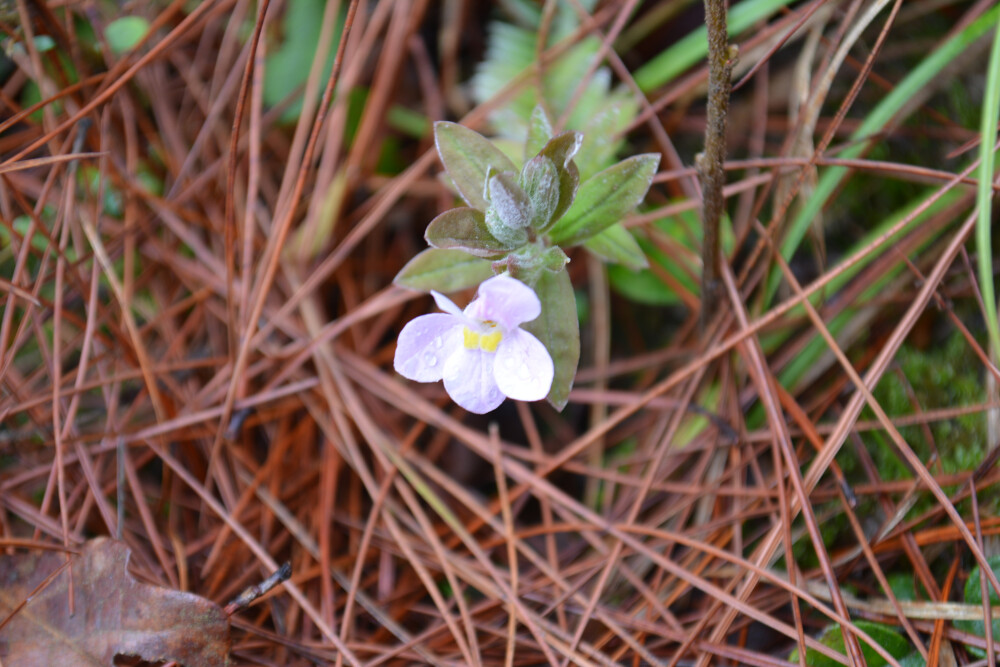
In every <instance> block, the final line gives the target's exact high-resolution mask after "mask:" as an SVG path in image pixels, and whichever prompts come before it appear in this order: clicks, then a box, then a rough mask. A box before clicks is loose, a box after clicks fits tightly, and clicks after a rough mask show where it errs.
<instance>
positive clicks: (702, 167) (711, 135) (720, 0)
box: [696, 0, 736, 331]
mask: <svg viewBox="0 0 1000 667" xmlns="http://www.w3.org/2000/svg"><path fill="white" fill-rule="evenodd" d="M705 24H706V27H707V29H708V109H707V117H706V123H705V152H704V153H702V154H701V155H699V156H698V158H697V159H696V165H697V167H698V175H699V178H700V180H701V190H702V225H703V226H704V235H703V241H702V274H701V328H702V330H703V331H704V330H705V328H706V327H707V325H708V321H709V318H710V317H711V314H712V313H714V312H716V311H717V308H718V304H719V302H720V294H721V283H720V282H719V224H720V220H721V219H722V213H723V211H724V210H725V199H724V197H723V195H722V186H723V185H724V184H725V172H724V171H723V166H722V165H723V162H724V161H725V158H726V114H727V112H728V110H729V91H730V89H731V87H732V82H731V77H732V73H733V65H734V64H735V63H736V47H731V48H730V47H729V46H728V45H727V43H726V41H727V37H726V0H705Z"/></svg>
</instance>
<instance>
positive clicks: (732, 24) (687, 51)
mask: <svg viewBox="0 0 1000 667" xmlns="http://www.w3.org/2000/svg"><path fill="white" fill-rule="evenodd" d="M790 3H791V0H745V1H744V2H741V3H740V4H738V5H734V6H732V7H730V8H729V15H728V17H727V23H728V25H729V35H730V36H733V35H738V34H739V33H741V32H743V31H744V30H746V29H747V28H749V27H750V26H752V25H753V24H754V23H756V22H757V21H760V20H761V19H766V18H768V17H769V16H771V14H773V13H775V12H776V11H778V10H779V9H781V8H782V7H784V6H785V5H788V4H790ZM706 53H708V37H707V35H706V31H705V26H702V27H700V28H698V29H697V30H695V31H694V32H692V33H690V34H689V35H687V36H686V37H684V38H683V39H681V40H680V41H679V42H677V43H676V44H674V45H673V46H671V47H669V48H667V49H666V50H664V51H662V52H661V53H660V55H658V56H656V57H655V58H653V59H652V60H650V61H649V62H648V63H646V64H645V65H643V66H642V67H640V68H639V69H637V70H636V71H635V73H634V76H635V82H636V83H637V84H638V85H639V88H641V89H642V91H643V92H649V91H651V90H655V89H656V88H659V87H660V86H662V85H663V84H665V83H667V82H668V81H670V80H671V79H673V78H674V77H676V76H677V75H678V74H680V73H681V72H683V71H684V70H686V69H687V68H689V67H691V66H692V65H694V64H695V63H696V62H698V61H699V60H701V59H702V58H704V57H705V54H706Z"/></svg>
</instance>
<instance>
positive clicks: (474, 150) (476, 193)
mask: <svg viewBox="0 0 1000 667" xmlns="http://www.w3.org/2000/svg"><path fill="white" fill-rule="evenodd" d="M434 145H435V146H437V151H438V155H440V156H441V162H442V163H444V168H445V169H446V170H447V171H448V175H449V176H451V180H452V182H454V183H455V187H456V188H458V192H459V194H461V195H462V198H463V199H464V200H465V201H466V203H467V204H468V205H469V206H471V207H472V208H478V209H480V210H482V211H485V210H486V207H487V206H488V205H489V202H487V201H486V196H485V186H486V179H487V178H488V177H489V176H490V175H491V174H494V173H497V172H504V171H509V172H516V171H517V169H516V168H515V167H514V163H513V162H511V161H510V158H508V157H507V156H506V155H504V154H503V153H502V152H501V151H500V149H499V148H497V147H496V146H494V145H493V144H492V143H490V141H489V140H488V139H487V138H486V137H484V136H483V135H481V134H479V133H478V132H475V131H473V130H470V129H469V128H467V127H463V126H462V125H458V124H457V123H449V122H447V121H443V120H442V121H438V122H437V123H434Z"/></svg>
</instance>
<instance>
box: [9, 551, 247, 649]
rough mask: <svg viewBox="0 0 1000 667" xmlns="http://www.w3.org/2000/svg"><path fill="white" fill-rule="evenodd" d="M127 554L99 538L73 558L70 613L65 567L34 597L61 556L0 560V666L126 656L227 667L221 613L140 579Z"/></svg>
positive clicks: (225, 627)
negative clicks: (223, 666)
mask: <svg viewBox="0 0 1000 667" xmlns="http://www.w3.org/2000/svg"><path fill="white" fill-rule="evenodd" d="M130 555H131V552H130V550H129V549H128V547H127V546H126V545H125V544H124V543H123V542H118V541H115V540H109V539H104V538H101V539H96V540H92V541H90V542H88V543H87V545H86V546H85V547H84V549H83V551H82V552H81V553H80V554H79V555H76V556H71V559H72V571H73V593H74V613H72V614H71V613H70V604H69V590H68V589H69V581H70V576H69V569H68V568H65V569H63V571H62V572H59V573H58V574H56V575H55V576H54V577H53V579H52V580H51V581H50V582H48V584H47V585H45V586H44V587H42V589H41V590H39V591H38V592H37V593H35V594H34V595H33V596H32V592H33V591H34V590H35V589H36V588H38V587H39V585H40V584H41V583H42V582H44V580H45V579H46V578H47V577H49V576H50V575H52V574H53V573H54V572H56V571H57V570H58V569H59V568H60V567H62V566H63V565H64V564H65V556H64V555H63V554H61V553H54V552H51V553H44V554H37V553H31V554H17V555H14V556H0V623H3V622H4V621H6V624H5V625H4V626H3V627H2V628H0V663H3V664H10V665H101V666H102V667H109V666H110V665H112V664H113V663H114V659H115V656H117V655H124V656H138V657H141V658H142V659H143V660H146V661H151V662H152V661H169V660H174V661H177V662H180V663H181V664H183V665H186V666H187V667H210V666H211V667H214V666H216V665H226V664H229V619H228V617H227V616H226V614H225V613H224V612H223V611H222V609H221V608H220V607H219V606H218V605H216V604H215V603H214V602H211V601H209V600H206V599H204V598H202V597H199V596H197V595H194V594H192V593H185V592H182V591H175V590H170V589H167V588H161V587H159V586H153V585H150V584H143V583H140V582H138V581H136V580H135V578H134V577H133V576H132V575H131V574H130V573H129V572H128V560H129V557H130ZM29 596H30V599H28V598H29ZM26 599H28V601H27V604H24V601H25V600H26ZM22 604H23V606H21V605H22ZM19 607H20V608H19ZM12 614H13V616H11V615H12ZM8 617H10V618H9V620H7V619H8Z"/></svg>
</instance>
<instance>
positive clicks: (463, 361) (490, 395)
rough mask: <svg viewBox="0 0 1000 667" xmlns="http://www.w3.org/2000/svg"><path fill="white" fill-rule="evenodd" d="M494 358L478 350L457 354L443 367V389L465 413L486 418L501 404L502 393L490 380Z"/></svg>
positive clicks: (491, 378)
mask: <svg viewBox="0 0 1000 667" xmlns="http://www.w3.org/2000/svg"><path fill="white" fill-rule="evenodd" d="M495 356H496V355H495V354H492V353H489V352H483V351H482V350H480V349H478V348H477V349H474V350H469V349H467V348H466V347H465V346H464V345H461V344H459V346H458V350H457V351H456V352H455V353H454V354H452V356H450V357H449V358H448V361H447V362H446V363H445V365H444V388H445V391H447V392H448V395H449V396H451V399H452V400H453V401H455V402H456V403H458V404H459V405H461V406H462V407H463V408H465V409H466V410H468V411H469V412H475V413H476V414H477V415H482V414H486V413H487V412H489V411H491V410H494V409H496V408H497V406H499V405H500V404H501V403H503V398H504V396H503V393H501V391H500V389H499V388H497V383H496V380H495V379H494V378H493V358H494V357H495Z"/></svg>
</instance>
